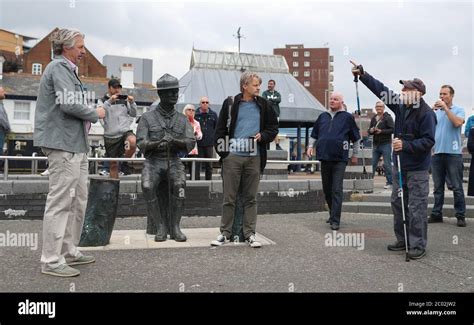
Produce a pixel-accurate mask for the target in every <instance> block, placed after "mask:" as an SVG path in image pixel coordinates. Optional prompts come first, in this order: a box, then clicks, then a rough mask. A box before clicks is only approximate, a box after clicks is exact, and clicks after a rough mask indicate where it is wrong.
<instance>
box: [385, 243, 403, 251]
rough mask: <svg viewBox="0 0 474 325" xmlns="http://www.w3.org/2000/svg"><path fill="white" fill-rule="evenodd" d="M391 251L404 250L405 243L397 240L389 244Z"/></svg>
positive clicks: (388, 247)
mask: <svg viewBox="0 0 474 325" xmlns="http://www.w3.org/2000/svg"><path fill="white" fill-rule="evenodd" d="M387 249H388V250H389V251H404V250H405V249H406V246H405V243H404V242H402V241H397V242H395V243H394V244H390V245H388V246H387Z"/></svg>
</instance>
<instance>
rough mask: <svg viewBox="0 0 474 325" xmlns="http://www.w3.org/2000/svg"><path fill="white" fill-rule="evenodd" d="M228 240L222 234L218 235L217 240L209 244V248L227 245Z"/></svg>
mask: <svg viewBox="0 0 474 325" xmlns="http://www.w3.org/2000/svg"><path fill="white" fill-rule="evenodd" d="M228 242H229V240H228V239H227V238H226V237H225V236H224V235H222V234H220V235H219V236H217V239H216V240H213V241H212V242H211V246H222V245H224V244H225V243H228Z"/></svg>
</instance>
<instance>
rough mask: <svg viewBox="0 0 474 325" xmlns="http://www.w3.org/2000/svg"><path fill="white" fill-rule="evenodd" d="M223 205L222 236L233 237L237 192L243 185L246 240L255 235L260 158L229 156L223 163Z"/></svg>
mask: <svg viewBox="0 0 474 325" xmlns="http://www.w3.org/2000/svg"><path fill="white" fill-rule="evenodd" d="M222 164H223V165H222V185H223V192H224V202H223V204H222V219H221V227H220V231H221V234H223V235H224V236H226V237H227V238H230V237H231V234H232V225H233V224H234V215H235V205H236V201H237V192H238V190H239V187H240V186H241V185H242V197H243V201H244V216H243V225H242V226H243V232H244V237H245V239H248V238H249V237H250V236H251V235H255V231H256V226H257V191H258V184H260V156H254V157H242V156H237V155H233V154H229V155H228V156H227V157H226V158H224V159H223V161H222Z"/></svg>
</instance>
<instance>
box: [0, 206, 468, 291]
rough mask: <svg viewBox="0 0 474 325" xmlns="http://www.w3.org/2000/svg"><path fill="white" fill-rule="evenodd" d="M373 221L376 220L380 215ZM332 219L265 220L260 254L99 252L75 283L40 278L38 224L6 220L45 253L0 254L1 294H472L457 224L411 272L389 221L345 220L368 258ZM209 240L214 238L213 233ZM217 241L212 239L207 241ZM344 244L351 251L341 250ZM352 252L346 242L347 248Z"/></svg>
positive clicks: (440, 229) (212, 223)
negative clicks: (391, 247)
mask: <svg viewBox="0 0 474 325" xmlns="http://www.w3.org/2000/svg"><path fill="white" fill-rule="evenodd" d="M374 212H376V211H374ZM326 218H327V212H320V213H306V214H286V215H262V216H259V219H258V224H257V231H258V232H259V233H261V234H262V235H264V236H265V237H267V238H268V239H269V240H271V241H273V242H274V243H275V244H274V245H266V246H263V247H262V248H260V249H252V248H250V247H248V246H245V245H244V246H240V245H233V244H230V245H226V246H224V247H218V248H211V247H210V246H204V247H188V248H166V249H164V248H156V249H134V250H121V249H118V250H98V251H93V252H88V254H89V253H90V254H93V255H94V256H95V257H96V260H97V261H96V262H95V263H94V264H90V265H83V266H78V268H79V269H80V270H81V275H80V276H79V277H76V278H66V279H64V278H55V277H51V276H46V275H42V274H40V264H39V260H40V255H41V229H42V228H41V227H42V223H41V221H39V220H33V221H26V220H2V221H0V232H1V233H5V232H6V231H7V230H8V231H9V232H10V233H38V239H39V248H38V250H36V251H34V250H31V249H30V248H28V247H1V248H0V260H1V262H2V263H1V265H2V281H1V282H0V291H1V292H5V291H7V292H69V291H76V292H180V291H185V292H288V291H295V292H399V291H404V292H473V291H474V279H473V276H474V254H473V253H472V252H473V248H474V236H472V229H471V227H472V226H471V225H470V224H469V225H468V227H466V228H459V227H456V225H455V220H452V219H446V221H445V223H444V224H434V225H429V231H428V236H429V238H428V249H427V255H426V257H425V258H423V259H421V260H419V261H411V262H409V263H407V262H405V260H404V252H401V253H397V252H389V251H387V249H386V245H387V244H388V243H391V242H392V241H393V240H394V236H393V233H392V217H391V216H390V215H380V214H360V213H344V214H343V216H342V224H341V229H340V231H339V232H338V233H341V234H342V235H341V236H343V235H344V234H348V235H351V234H360V235H361V234H363V235H364V245H363V249H358V248H356V247H350V246H342V247H331V246H328V243H336V241H332V240H330V241H329V242H328V238H332V237H331V236H333V235H334V234H333V233H332V232H331V230H330V229H329V226H328V224H326V223H325V220H326ZM219 221H220V218H219V217H190V218H183V221H182V228H183V229H184V230H185V231H186V229H191V228H216V227H218V226H219ZM145 226H146V219H145V218H138V217H137V218H125V219H118V220H117V221H116V224H115V229H116V230H132V229H136V230H143V229H145ZM209 236H210V234H209ZM212 239H214V237H210V238H209V242H210V241H211V240H212ZM341 243H344V242H341ZM346 244H348V242H346Z"/></svg>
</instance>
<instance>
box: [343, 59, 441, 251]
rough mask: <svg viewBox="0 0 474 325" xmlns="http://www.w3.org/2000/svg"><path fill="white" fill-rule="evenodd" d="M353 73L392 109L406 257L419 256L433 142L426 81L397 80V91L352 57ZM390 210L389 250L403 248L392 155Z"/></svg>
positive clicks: (433, 120) (432, 117)
mask: <svg viewBox="0 0 474 325" xmlns="http://www.w3.org/2000/svg"><path fill="white" fill-rule="evenodd" d="M351 63H352V64H353V65H354V67H353V69H352V73H353V74H354V76H360V81H361V82H362V83H363V84H364V85H366V86H367V88H369V89H370V91H372V93H373V94H374V95H375V96H377V97H378V98H379V99H380V100H381V101H383V102H384V104H385V105H387V107H388V108H390V109H391V110H392V111H393V112H394V113H395V128H394V136H395V139H394V140H393V144H392V145H393V151H394V155H395V154H397V155H400V165H401V169H400V170H401V174H402V183H403V191H401V193H403V195H404V205H405V206H404V207H403V208H404V210H405V216H406V225H407V243H408V257H409V258H410V259H420V258H422V257H423V256H425V254H426V251H425V249H426V244H427V228H428V218H427V217H428V211H427V210H428V193H429V174H428V170H429V168H430V165H431V148H432V147H433V145H434V143H435V129H436V115H435V114H434V112H433V111H432V109H431V108H430V106H429V105H428V104H427V103H426V102H425V101H424V99H423V95H424V94H425V93H426V87H425V84H424V83H423V81H422V80H421V79H418V78H414V79H412V80H400V84H402V85H403V88H402V90H401V92H400V94H396V93H395V92H393V91H392V90H390V89H388V88H387V87H386V86H385V85H384V84H383V83H382V82H380V81H378V80H377V79H375V78H374V77H372V76H371V75H370V74H369V73H367V72H366V71H364V68H363V67H362V65H358V64H356V63H355V62H353V61H351ZM393 162H394V165H395V166H394V168H393V175H394V177H393V188H392V199H391V201H392V202H391V203H392V211H393V216H394V231H395V236H396V239H397V241H396V242H395V243H394V244H392V245H388V247H387V248H388V250H390V251H405V249H406V247H405V235H404V227H403V215H402V204H401V197H400V196H399V192H400V184H399V177H398V170H399V169H398V163H397V159H396V156H394V159H393Z"/></svg>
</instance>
